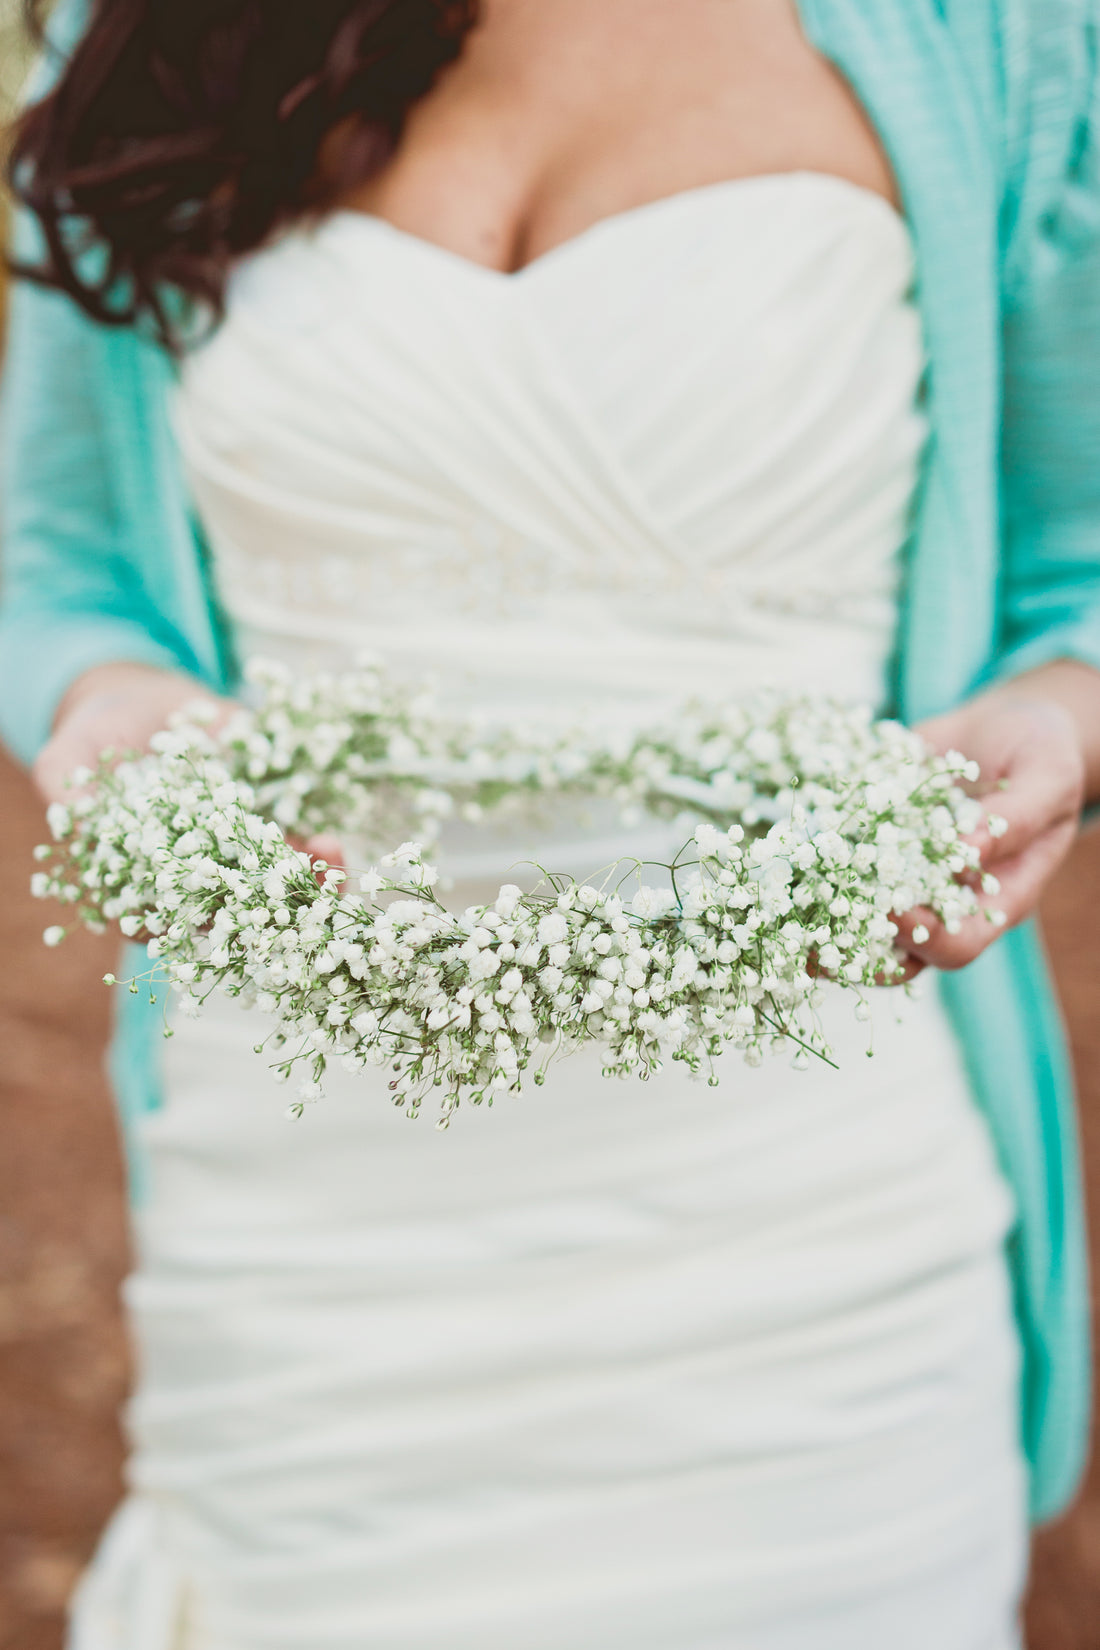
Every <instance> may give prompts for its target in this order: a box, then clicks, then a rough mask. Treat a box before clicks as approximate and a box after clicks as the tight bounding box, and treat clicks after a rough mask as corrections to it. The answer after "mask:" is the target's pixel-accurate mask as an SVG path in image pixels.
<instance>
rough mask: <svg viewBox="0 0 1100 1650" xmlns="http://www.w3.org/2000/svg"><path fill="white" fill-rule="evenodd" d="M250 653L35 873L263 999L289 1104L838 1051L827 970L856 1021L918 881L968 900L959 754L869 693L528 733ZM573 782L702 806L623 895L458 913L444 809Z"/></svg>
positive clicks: (501, 899) (266, 1045)
mask: <svg viewBox="0 0 1100 1650" xmlns="http://www.w3.org/2000/svg"><path fill="white" fill-rule="evenodd" d="M249 675H250V678H251V681H252V685H253V690H254V693H255V697H256V703H255V704H254V706H253V707H252V708H249V709H248V710H244V711H241V712H240V713H239V714H237V715H236V716H235V718H234V719H233V720H232V721H231V722H230V723H229V725H228V726H227V727H225V728H224V729H222V730H221V731H220V732H213V731H211V728H210V726H209V717H208V716H205V717H204V714H203V712H202V710H201V708H200V707H199V706H195V707H191V708H190V709H189V711H187V712H185V713H183V714H182V715H180V716H178V717H177V718H176V719H175V721H174V724H173V726H172V727H171V728H170V729H169V730H168V731H166V732H165V733H163V734H160V735H158V736H157V737H156V738H155V739H154V740H153V743H152V750H151V752H150V754H148V755H146V756H142V757H130V758H128V759H126V760H123V761H122V762H118V763H116V761H115V754H116V753H111V752H105V753H104V758H103V761H102V763H101V765H100V768H99V771H98V772H97V773H96V774H94V775H93V774H91V773H89V772H87V771H85V772H83V773H81V774H78V775H76V776H74V778H75V780H76V782H77V784H78V786H79V787H82V789H81V791H80V794H76V795H74V798H73V800H72V801H71V802H70V803H67V804H55V805H54V806H53V807H52V808H51V809H50V811H49V823H50V828H51V832H52V835H53V838H54V843H53V844H52V845H45V846H43V847H42V848H40V849H38V850H37V857H38V858H39V860H40V861H41V862H42V865H43V869H41V870H40V871H39V872H38V873H37V874H36V876H35V877H34V879H33V889H34V892H35V893H36V894H38V895H41V896H42V897H44V898H52V899H59V900H62V901H63V902H65V903H67V904H69V905H70V906H71V907H72V909H73V914H74V917H75V918H77V919H79V920H82V921H83V922H84V923H85V924H87V925H88V926H90V927H92V928H100V929H102V928H103V927H104V926H105V925H106V924H108V923H110V922H116V921H117V922H119V923H120V925H121V927H122V930H123V932H124V933H126V934H129V935H131V936H135V935H139V934H143V935H147V936H150V937H149V938H148V952H149V955H150V957H151V958H152V959H154V969H155V971H156V973H157V974H159V975H160V977H161V978H163V976H164V975H167V978H168V980H169V981H170V983H171V984H172V985H173V986H174V987H176V988H177V989H178V990H179V992H180V993H181V1001H180V1008H181V1011H183V1012H184V1013H197V1012H198V1011H199V1010H200V1008H201V1006H202V1004H203V1003H204V1002H205V1001H206V999H207V997H208V996H209V995H210V993H211V992H213V991H216V990H220V991H223V992H226V993H228V994H229V995H230V996H232V997H235V998H237V999H238V1001H239V1002H241V1003H242V1004H244V1005H246V1006H247V1005H254V1006H256V1007H257V1008H258V1009H260V1010H261V1011H262V1012H263V1013H264V1014H266V1015H268V1016H270V1017H271V1025H272V1029H271V1031H270V1032H269V1033H268V1035H267V1036H266V1037H265V1038H264V1040H263V1042H262V1043H260V1044H258V1045H257V1052H258V1053H265V1052H266V1053H267V1055H268V1058H269V1060H270V1061H271V1064H272V1067H273V1070H274V1073H275V1075H276V1076H277V1077H278V1078H281V1079H286V1078H288V1077H289V1076H290V1075H291V1074H292V1072H293V1071H294V1070H295V1068H299V1074H300V1076H301V1078H302V1081H301V1083H300V1087H299V1090H298V1097H297V1099H296V1100H295V1102H294V1104H293V1105H292V1107H291V1110H293V1111H300V1110H301V1108H302V1104H303V1102H304V1101H306V1100H309V1099H313V1098H316V1097H317V1096H318V1095H319V1094H320V1093H321V1090H322V1085H323V1080H324V1075H325V1071H326V1068H327V1066H328V1064H329V1062H330V1061H332V1060H334V1059H335V1060H338V1061H339V1062H340V1063H341V1064H342V1065H344V1066H348V1067H351V1068H352V1069H356V1070H359V1069H362V1068H364V1067H366V1066H385V1067H389V1068H390V1089H391V1091H392V1093H393V1096H394V1100H395V1103H397V1104H401V1105H403V1106H405V1108H406V1109H407V1110H408V1112H409V1113H410V1114H411V1115H416V1114H417V1112H418V1110H419V1109H420V1106H421V1103H422V1101H423V1100H424V1098H425V1097H426V1096H427V1095H429V1094H431V1093H433V1092H437V1093H438V1098H439V1101H440V1118H439V1121H440V1124H441V1125H446V1123H447V1121H448V1119H449V1118H450V1116H451V1114H452V1113H453V1111H454V1109H455V1107H456V1106H457V1105H458V1104H459V1102H460V1100H461V1099H462V1098H464V1097H465V1098H466V1099H468V1100H470V1101H473V1102H474V1103H481V1102H483V1101H488V1102H489V1103H490V1104H491V1103H492V1100H493V1097H494V1096H495V1095H498V1094H501V1093H503V1092H515V1091H518V1090H519V1089H520V1088H521V1086H522V1082H523V1079H524V1076H525V1075H526V1074H528V1073H530V1075H531V1077H532V1080H533V1081H534V1082H535V1083H541V1082H542V1081H543V1080H544V1078H545V1073H546V1069H547V1065H548V1063H549V1062H550V1060H551V1059H552V1058H553V1056H554V1055H555V1053H556V1052H558V1051H561V1050H564V1049H573V1048H576V1047H578V1046H579V1045H582V1044H595V1045H598V1046H599V1047H600V1048H601V1050H602V1056H603V1069H604V1073H605V1075H607V1076H618V1077H629V1076H631V1075H637V1076H639V1077H643V1078H644V1077H647V1076H648V1075H649V1074H650V1073H651V1072H653V1071H655V1070H657V1069H658V1068H659V1067H660V1065H661V1063H662V1062H663V1060H665V1059H668V1058H671V1059H674V1060H681V1061H684V1062H686V1063H687V1064H688V1066H689V1067H691V1069H692V1070H693V1071H697V1072H701V1073H705V1074H707V1075H709V1077H710V1080H711V1081H714V1080H715V1076H714V1061H715V1059H716V1057H717V1056H718V1054H719V1053H721V1051H722V1050H723V1049H724V1048H725V1047H726V1046H727V1045H730V1046H732V1047H733V1048H735V1049H738V1050H740V1052H741V1054H742V1056H743V1058H744V1060H745V1061H746V1062H747V1063H748V1064H749V1065H750V1066H752V1065H759V1064H760V1062H761V1060H762V1059H763V1057H764V1054H765V1053H766V1052H767V1051H768V1050H769V1049H775V1048H783V1047H786V1048H787V1049H788V1050H790V1051H792V1052H793V1055H794V1061H795V1064H797V1065H805V1064H808V1061H809V1056H810V1055H818V1056H820V1057H821V1058H823V1059H825V1060H829V1059H830V1058H831V1051H830V1048H829V1045H828V1042H827V1040H826V1037H825V1035H824V1033H823V1031H822V1029H821V1026H820V1021H819V1015H818V1012H817V1010H818V1006H819V1003H820V999H821V992H822V985H821V981H822V980H823V979H829V980H833V981H835V982H837V983H839V985H840V986H842V987H844V988H847V989H849V990H851V991H852V992H854V994H855V996H856V1012H857V1014H858V1015H859V1016H860V1017H861V1018H866V1017H867V1015H868V1013H869V1009H868V1005H867V999H866V992H867V989H868V988H869V987H871V986H872V985H874V984H876V983H880V982H883V981H885V982H889V981H891V980H896V979H898V978H899V977H900V975H901V973H902V971H903V965H902V960H901V957H900V954H899V952H898V951H897V949H896V945H895V939H896V934H897V929H896V925H895V923H894V922H893V920H892V918H891V913H892V912H897V911H905V910H909V909H911V908H912V907H914V906H917V905H923V906H928V907H930V908H931V909H932V910H933V911H934V912H935V913H936V915H937V916H938V917H939V918H940V920H941V921H943V922H944V924H945V925H946V927H947V928H948V930H949V931H951V930H957V928H958V926H959V925H960V923H961V922H962V921H963V919H964V918H965V917H967V916H969V915H971V914H972V913H974V912H976V911H977V910H978V909H979V901H978V898H977V895H976V893H975V890H974V887H973V886H972V884H973V883H974V882H975V881H976V880H978V877H980V867H979V861H978V855H977V850H976V849H975V848H974V847H973V846H972V844H970V843H969V842H967V841H966V840H965V838H966V837H967V835H968V834H969V833H971V832H972V831H973V830H974V828H975V827H976V825H977V824H978V822H979V820H980V819H981V817H982V809H981V806H980V804H978V803H977V802H975V801H974V800H973V799H972V798H970V797H969V796H968V795H967V794H966V793H965V791H964V790H963V788H962V781H964V780H965V781H969V782H973V781H974V780H976V779H977V778H978V770H977V767H976V765H975V764H974V763H971V762H968V761H967V760H966V759H965V758H964V757H963V756H961V755H959V754H958V753H956V752H952V753H949V754H948V755H946V756H938V755H935V754H933V753H932V752H931V751H930V750H929V749H928V748H927V747H926V746H925V745H924V744H923V742H922V741H921V740H920V738H919V737H918V736H917V735H916V734H914V733H912V732H911V731H909V730H907V729H906V728H904V727H902V726H901V725H900V724H899V723H897V722H892V721H875V720H874V719H873V717H872V715H871V713H870V712H869V711H868V710H866V709H861V708H852V707H851V706H845V705H841V704H837V703H834V702H831V701H829V700H826V699H819V698H805V697H803V698H791V697H784V696H782V695H779V694H777V693H769V692H759V693H757V694H755V695H753V696H752V697H751V698H750V699H748V700H746V701H742V702H738V703H735V704H730V705H721V706H707V705H699V704H693V705H689V706H687V707H686V708H684V709H683V710H682V711H681V712H680V713H679V714H678V715H677V716H676V717H675V718H674V719H672V720H670V721H669V722H668V723H667V725H662V726H656V727H649V728H645V729H643V730H642V731H640V732H638V733H637V734H636V735H635V736H633V737H630V738H627V739H619V740H618V741H615V740H611V739H606V738H601V737H600V736H599V735H598V734H593V733H591V732H584V731H576V730H575V731H573V732H572V733H570V734H569V735H560V736H555V737H546V736H543V737H541V738H539V737H535V736H533V735H531V734H529V733H527V734H524V733H520V732H512V733H507V732H503V731H492V730H490V731H486V730H484V729H479V728H477V727H476V726H473V725H470V724H463V723H460V722H457V721H454V720H449V719H447V718H445V717H443V716H440V715H438V714H437V713H436V712H435V711H434V709H433V707H432V705H431V703H430V701H429V700H428V699H427V698H426V697H425V696H424V695H422V694H421V695H416V694H411V693H409V692H407V691H405V690H403V689H401V688H399V687H398V686H396V685H394V683H393V682H391V681H390V680H388V679H387V677H386V676H385V675H384V673H383V672H382V671H381V670H380V669H379V668H377V667H375V666H370V665H366V664H364V665H362V666H360V667H358V668H356V669H354V670H350V671H348V672H346V673H343V674H338V675H336V674H325V675H318V676H314V677H305V678H303V677H292V676H291V675H290V674H289V673H287V672H286V671H284V670H283V669H282V668H281V667H278V666H275V665H271V664H268V663H254V664H253V666H252V667H251V668H250V671H249ZM562 794H575V795H578V796H602V797H606V798H610V799H613V800H614V801H615V802H616V803H617V804H619V806H620V807H621V809H622V810H623V813H624V816H629V815H633V816H635V817H636V816H637V814H638V812H639V811H643V810H644V811H647V812H649V813H651V814H656V815H658V816H663V817H666V818H671V819H679V818H681V817H683V818H684V819H685V825H684V829H685V834H686V833H687V832H688V831H689V830H691V828H692V826H694V831H693V834H692V835H691V837H690V840H689V841H687V842H686V843H685V846H684V848H683V849H682V850H681V852H680V853H679V854H678V855H677V856H676V858H675V859H674V861H673V862H672V863H671V864H669V865H667V866H665V867H663V869H664V871H665V872H666V873H667V877H666V881H665V884H664V885H663V886H646V885H642V886H638V887H636V889H635V891H633V892H630V891H629V889H627V892H625V893H624V891H623V890H624V888H627V882H628V880H629V879H628V878H625V877H624V875H623V862H620V863H619V865H618V866H617V867H616V869H615V871H614V872H613V873H609V874H608V876H606V877H605V878H604V879H603V880H602V881H598V882H594V883H578V882H577V881H576V880H574V879H573V878H572V877H568V876H560V875H556V874H554V873H553V872H550V871H546V872H542V877H541V881H540V882H539V883H538V884H537V886H536V887H535V889H534V891H532V892H528V893H524V892H522V891H521V890H520V888H519V887H518V886H516V885H513V884H508V885H506V886H504V887H502V888H501V889H500V891H499V893H498V894H497V896H496V898H495V899H494V900H493V901H491V903H489V904H485V905H476V906H472V907H470V908H469V909H467V910H465V911H463V912H461V913H456V912H452V911H450V910H448V909H447V908H446V906H445V905H444V904H443V902H442V900H441V899H440V897H439V893H438V888H439V878H438V875H437V873H436V871H435V870H434V868H433V867H432V866H431V864H430V863H429V862H428V857H427V856H428V854H429V852H430V848H429V847H427V846H425V844H430V843H431V841H432V839H433V838H434V837H435V834H436V832H437V830H438V828H439V825H440V822H441V821H442V820H444V819H446V818H447V817H448V816H449V815H455V814H457V815H460V816H463V817H466V818H476V817H484V816H494V815H496V816H499V815H501V814H504V813H507V812H509V811H512V812H515V811H516V810H518V809H520V808H528V809H530V808H532V807H537V805H538V803H539V801H540V800H543V801H545V799H547V798H552V797H554V796H555V795H562ZM996 824H997V821H996V820H995V819H994V820H993V825H994V828H996ZM320 831H331V832H336V833H340V834H343V835H345V836H347V837H349V838H354V839H358V840H359V841H360V842H362V843H363V844H365V849H364V857H365V858H372V859H375V860H376V863H375V864H374V865H373V866H372V868H371V869H370V870H368V871H367V872H366V873H365V874H364V875H362V876H360V877H358V878H354V877H350V876H349V875H348V873H346V872H345V871H343V870H337V869H335V868H330V867H326V866H324V864H323V863H322V864H320V865H318V864H317V863H311V861H310V858H309V856H308V855H307V854H305V853H304V852H299V851H295V850H294V849H292V848H291V847H290V846H289V845H288V842H287V835H286V833H288V832H289V833H291V834H296V835H298V836H299V837H305V836H308V835H310V834H313V833H317V832H320ZM406 833H407V834H409V836H410V838H411V837H412V835H413V834H414V833H415V836H416V838H417V840H415V841H414V840H411V839H410V840H408V841H405V842H403V843H402V845H401V846H400V847H398V848H396V849H392V850H391V851H389V852H385V853H383V852H382V850H383V849H384V848H386V847H388V846H389V844H391V843H392V842H393V841H394V840H395V839H396V837H397V836H398V835H402V834H406ZM637 868H639V867H637V866H636V869H637ZM540 869H541V868H540ZM634 880H635V881H636V880H637V879H636V878H635V879H634ZM356 883H357V884H358V886H356ZM982 886H983V887H984V889H985V891H986V892H987V893H995V892H996V884H995V882H994V880H993V879H992V878H990V877H986V878H984V880H983V881H982ZM988 914H989V916H990V919H991V920H993V921H998V920H1001V921H1003V918H1000V917H999V914H998V913H988ZM64 932H65V929H64V927H63V926H61V925H55V926H54V927H52V928H50V929H47V931H46V936H45V937H46V940H47V943H50V944H56V943H57V942H58V941H59V940H60V939H61V938H62V937H63V935H64ZM149 978H150V980H151V981H152V986H151V990H152V989H153V987H155V984H156V979H155V975H151V976H149ZM108 980H109V981H112V982H113V977H112V976H108ZM130 989H131V990H132V991H137V990H138V989H139V982H138V981H137V980H136V979H135V980H132V981H131V982H130Z"/></svg>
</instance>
